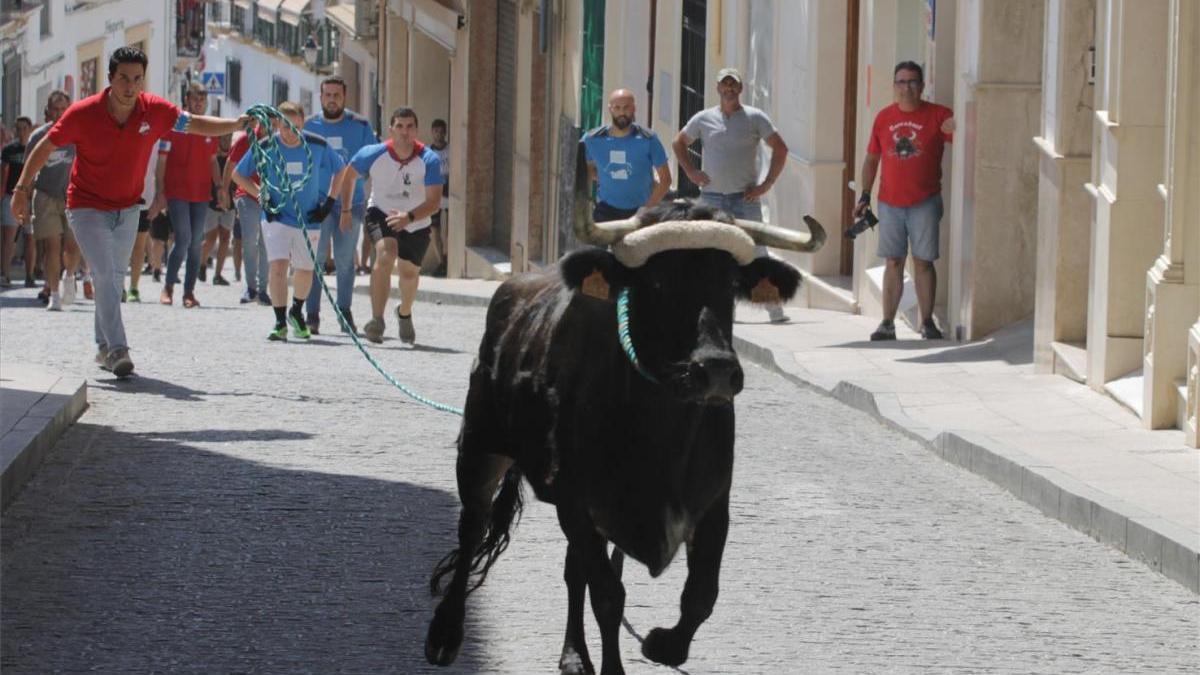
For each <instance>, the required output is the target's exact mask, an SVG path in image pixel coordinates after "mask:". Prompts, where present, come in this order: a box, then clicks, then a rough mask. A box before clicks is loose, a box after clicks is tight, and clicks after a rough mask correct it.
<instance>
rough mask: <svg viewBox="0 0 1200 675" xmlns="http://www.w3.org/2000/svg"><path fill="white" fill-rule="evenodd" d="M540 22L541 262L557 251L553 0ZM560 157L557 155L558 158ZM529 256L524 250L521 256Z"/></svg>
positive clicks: (545, 5)
mask: <svg viewBox="0 0 1200 675" xmlns="http://www.w3.org/2000/svg"><path fill="white" fill-rule="evenodd" d="M540 11H541V13H542V16H541V21H539V29H540V36H539V38H540V42H539V44H538V47H539V48H540V49H541V52H542V54H545V55H546V102H545V106H546V110H545V114H544V116H543V119H545V121H546V123H545V124H544V125H543V126H544V127H545V130H544V132H543V133H544V134H545V138H544V139H543V148H544V150H543V152H542V161H543V163H544V165H545V166H544V170H543V171H542V203H543V205H544V207H545V208H543V209H542V250H541V251H538V252H536V253H537V254H539V256H540V258H541V261H542V263H543V264H545V263H550V262H553V261H552V260H551V258H554V257H556V255H553V254H558V253H559V251H558V198H557V196H556V195H555V194H554V193H553V192H552V191H553V190H554V188H555V187H557V186H556V185H555V183H554V178H553V177H554V175H555V172H554V171H553V170H552V169H553V168H554V167H553V166H552V165H551V159H552V158H554V157H555V156H556V153H557V151H558V148H557V144H556V143H555V142H554V140H555V135H554V131H555V129H557V128H558V116H557V115H555V114H554V61H555V59H554V58H553V54H552V50H553V49H554V26H555V24H553V23H552V22H551V13H552V12H553V11H554V3H553V2H551V0H541V10H540ZM559 159H561V158H559ZM525 258H526V260H528V259H529V254H528V252H527V253H526V256H525Z"/></svg>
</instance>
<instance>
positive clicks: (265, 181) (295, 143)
mask: <svg viewBox="0 0 1200 675" xmlns="http://www.w3.org/2000/svg"><path fill="white" fill-rule="evenodd" d="M279 112H281V113H283V114H284V115H285V116H287V118H288V120H290V121H291V123H292V124H293V125H295V127H296V129H300V128H301V127H302V126H303V124H304V109H303V108H301V107H300V106H299V105H297V104H295V103H292V102H291V101H287V102H284V103H281V104H279ZM273 126H274V128H275V130H276V132H277V133H276V136H275V142H274V143H273V144H272V145H271V147H270V148H269V149H268V151H267V155H266V161H267V164H266V166H267V175H265V176H260V177H259V178H260V179H261V183H262V186H263V189H265V190H267V200H266V201H267V206H266V207H265V208H264V209H263V216H262V223H261V224H262V235H263V240H264V241H265V242H266V245H267V260H269V261H270V266H271V271H270V280H269V282H268V284H269V286H270V294H271V301H272V306H273V308H274V310H275V328H273V329H272V330H271V332H270V333H269V334H268V335H267V339H268V340H277V341H280V342H286V341H287V326H288V324H291V326H292V336H293V337H296V338H299V339H301V340H307V339H308V338H309V337H310V336H311V335H312V333H311V332H310V331H309V329H308V326H307V325H306V324H305V321H304V301H305V300H306V299H307V298H308V292H309V290H310V289H311V288H312V283H313V260H312V258H311V257H310V256H309V252H308V246H307V245H306V244H305V241H304V238H305V231H304V230H303V229H302V227H303V226H302V225H301V224H300V217H301V213H303V215H304V220H305V223H306V224H308V228H309V229H308V230H307V235H308V243H309V244H311V245H312V247H313V249H316V247H317V243H318V241H319V238H320V235H321V233H320V229H319V226H320V223H322V222H324V220H325V218H327V217H328V216H329V214H330V213H332V212H333V208H334V202H335V201H336V199H335V198H336V196H337V195H339V194H341V193H342V181H343V179H344V176H345V172H344V171H343V169H344V168H345V165H344V164H343V163H342V157H341V155H340V154H338V153H337V151H335V150H334V149H333V148H331V147H329V144H327V143H326V142H325V139H324V138H321V137H320V136H318V135H316V134H312V133H309V132H307V131H301V132H300V134H299V135H297V133H296V132H295V131H293V130H292V129H291V128H290V127H288V125H287V124H285V123H283V121H281V120H278V119H277V120H274V122H273ZM301 137H303V141H304V143H307V144H308V151H307V152H306V151H305V149H304V143H302V142H301ZM309 152H311V153H312V163H311V164H310V163H309ZM280 165H282V166H283V167H284V171H285V172H286V175H279V168H278V167H279V166H280ZM257 173H258V168H257V166H256V165H255V160H254V153H252V152H248V153H246V154H245V155H243V156H242V158H241V160H239V161H238V164H237V167H236V168H235V169H234V171H233V182H234V183H237V185H238V187H240V188H241V189H243V190H245V191H246V194H247V195H249V196H250V197H252V198H254V199H258V198H259V186H258V184H257V183H255V181H254V177H255V176H256V175H257ZM306 176H307V178H308V180H307V181H306V182H305V183H304V186H303V188H302V189H301V190H300V192H299V193H298V194H296V195H294V199H293V198H286V197H285V196H284V195H283V194H282V193H281V192H280V191H279V188H278V187H277V186H279V185H281V184H283V182H284V181H288V182H289V183H290V184H291V185H292V186H294V187H298V186H299V182H300V181H301V180H304V178H305V177H306ZM346 215H347V216H349V214H346ZM289 263H291V266H292V284H293V286H294V288H293V290H294V291H295V294H294V295H293V297H292V309H291V311H288V310H287V273H288V264H289Z"/></svg>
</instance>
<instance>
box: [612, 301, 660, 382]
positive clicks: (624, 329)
mask: <svg viewBox="0 0 1200 675" xmlns="http://www.w3.org/2000/svg"><path fill="white" fill-rule="evenodd" d="M617 339H619V340H620V341H621V348H622V349H624V350H625V356H626V357H628V358H629V363H631V364H632V365H633V369H634V370H636V371H637V372H638V374H639V375H641V376H642V377H644V378H646V379H647V380H650V381H651V382H653V383H654V384H658V380H657V379H655V377H654V376H653V375H651V374H650V371H648V370H646V368H645V367H644V366H642V362H641V361H638V357H637V352H636V351H634V349H633V336H631V335H630V334H629V288H628V287H626V288H622V289H621V294H620V295H619V296H617Z"/></svg>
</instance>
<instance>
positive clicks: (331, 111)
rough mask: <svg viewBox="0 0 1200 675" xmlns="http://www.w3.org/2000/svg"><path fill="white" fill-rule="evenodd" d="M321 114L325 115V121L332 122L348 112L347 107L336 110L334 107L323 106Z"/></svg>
mask: <svg viewBox="0 0 1200 675" xmlns="http://www.w3.org/2000/svg"><path fill="white" fill-rule="evenodd" d="M321 112H323V113H325V119H329V120H332V119H337V118H339V117H341V116H342V113H344V112H346V107H345V106H342V107H341V108H334V107H332V106H322V107H321Z"/></svg>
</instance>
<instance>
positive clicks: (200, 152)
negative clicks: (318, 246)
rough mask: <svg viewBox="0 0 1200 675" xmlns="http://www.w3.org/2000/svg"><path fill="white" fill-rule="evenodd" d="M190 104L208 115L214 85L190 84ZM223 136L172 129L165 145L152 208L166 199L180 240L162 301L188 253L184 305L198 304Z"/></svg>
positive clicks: (169, 263) (193, 109) (168, 297)
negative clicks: (210, 87)
mask: <svg viewBox="0 0 1200 675" xmlns="http://www.w3.org/2000/svg"><path fill="white" fill-rule="evenodd" d="M184 106H186V108H187V111H188V113H190V114H192V115H203V114H204V111H205V110H206V109H207V108H208V90H206V89H205V88H204V85H202V84H200V83H199V82H193V83H191V84H190V85H188V88H187V93H186V94H185V95H184ZM217 147H218V143H217V139H215V138H212V137H208V136H196V135H193V134H187V133H183V132H180V131H174V130H172V131H171V132H170V133H169V134H168V135H167V136H166V138H164V139H163V140H162V143H161V144H160V145H159V151H158V154H159V155H161V156H160V157H159V158H158V175H160V176H162V182H161V183H159V188H160V189H159V193H158V195H157V196H156V197H155V204H154V205H152V206H151V208H150V210H151V211H155V210H156V207H161V206H162V202H163V200H164V199H165V200H166V204H167V214H168V215H169V216H170V217H171V227H172V229H174V231H175V245H174V246H172V247H171V255H170V257H169V258H168V259H167V280H166V283H164V284H163V290H162V294H161V295H160V296H159V299H158V301H159V302H160V303H161V304H164V305H169V304H171V303H172V302H173V301H174V299H175V284H177V283H179V267H180V266H181V265H182V264H183V263H184V259H185V258H186V259H187V267H186V268H185V269H184V276H183V306H184V307H187V308H189V309H190V308H192V307H198V306H199V305H200V303H199V302H198V301H197V300H196V294H195V291H196V279H197V278H198V277H199V275H200V265H202V264H203V261H202V260H201V259H200V248H201V245H202V244H203V243H204V227H205V224H206V223H207V222H208V201H209V199H211V198H212V188H213V185H219V184H220V183H221V168H220V165H219V164H218V163H217Z"/></svg>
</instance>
